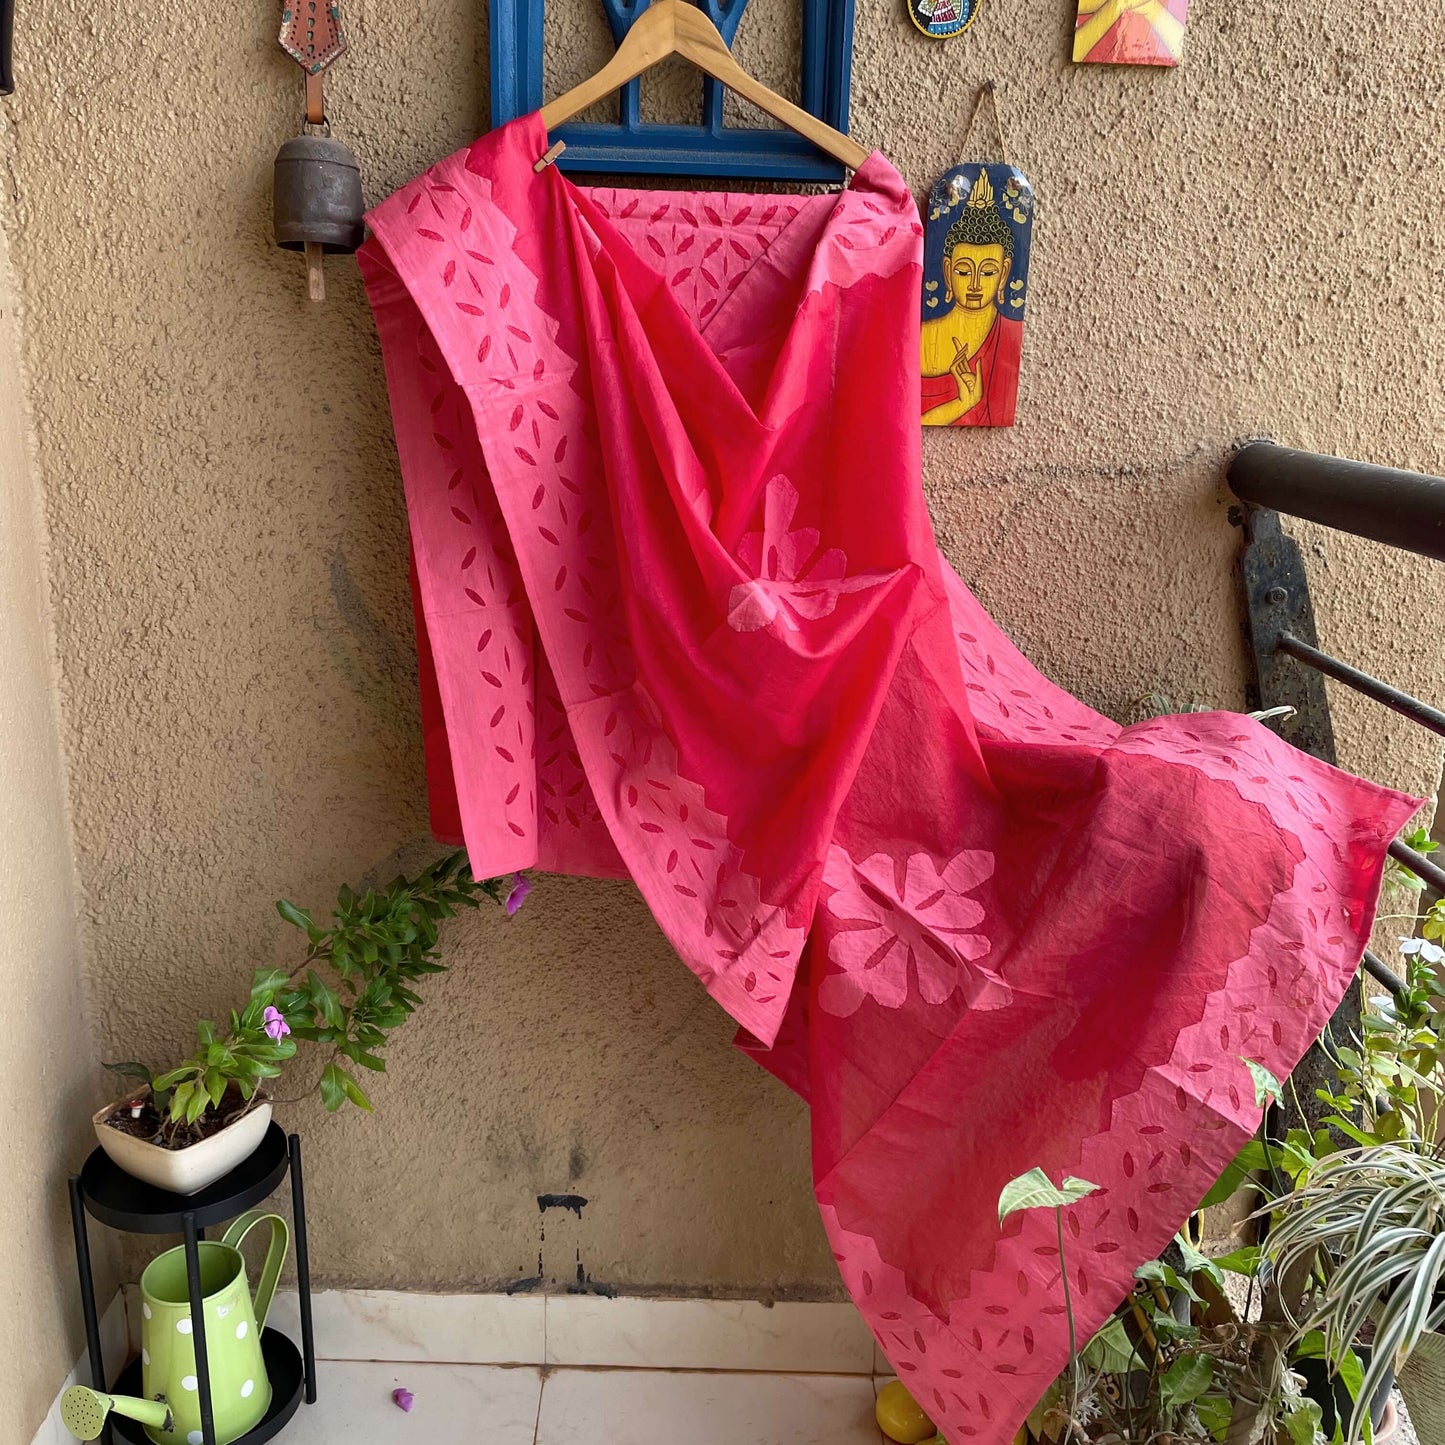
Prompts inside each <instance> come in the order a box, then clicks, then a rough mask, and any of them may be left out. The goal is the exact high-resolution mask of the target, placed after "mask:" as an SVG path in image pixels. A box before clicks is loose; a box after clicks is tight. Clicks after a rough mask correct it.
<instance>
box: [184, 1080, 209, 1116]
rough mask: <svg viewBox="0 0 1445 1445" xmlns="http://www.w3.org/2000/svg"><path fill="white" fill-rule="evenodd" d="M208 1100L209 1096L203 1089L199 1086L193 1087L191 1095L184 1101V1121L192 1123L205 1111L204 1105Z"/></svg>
mask: <svg viewBox="0 0 1445 1445" xmlns="http://www.w3.org/2000/svg"><path fill="white" fill-rule="evenodd" d="M210 1102H211V1100H210V1097H209V1096H208V1094H207V1093H206V1091H205V1089H203V1088H200V1087H199V1086H197V1087H195V1089H194V1092H193V1093H192V1094H191V1097H190V1098H189V1099H188V1100H187V1101H186V1123H187V1124H194V1123H195V1122H196V1120H197V1119H199V1118H200V1117H201V1115H202V1114H204V1113H205V1112H206V1107H207V1105H208V1104H210Z"/></svg>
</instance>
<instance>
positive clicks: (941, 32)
mask: <svg viewBox="0 0 1445 1445" xmlns="http://www.w3.org/2000/svg"><path fill="white" fill-rule="evenodd" d="M979 4H980V0H908V18H909V19H910V20H911V21H912V22H913V24H914V25H915V26H916V27H917V28H918V29H919V30H921V31H922V32H923V33H924V34H925V35H930V36H932V37H933V39H935V40H947V39H949V38H950V37H951V36H954V35H961V34H962V33H963V32H964V31H965V30H967V29H968V27H969V26H970V25H972V24H973V22H974V21H975V20H976V19H977V18H978V10H979Z"/></svg>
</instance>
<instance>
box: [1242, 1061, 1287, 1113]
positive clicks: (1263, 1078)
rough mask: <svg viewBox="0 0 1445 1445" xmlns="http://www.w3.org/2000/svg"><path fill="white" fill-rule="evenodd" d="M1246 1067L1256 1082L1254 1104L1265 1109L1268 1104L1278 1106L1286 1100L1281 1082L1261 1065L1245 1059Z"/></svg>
mask: <svg viewBox="0 0 1445 1445" xmlns="http://www.w3.org/2000/svg"><path fill="white" fill-rule="evenodd" d="M1244 1066H1245V1068H1247V1069H1248V1070H1249V1073H1250V1077H1251V1078H1253V1080H1254V1102H1255V1103H1256V1104H1257V1105H1258V1106H1259V1108H1261V1109H1263V1108H1264V1107H1265V1105H1266V1104H1268V1103H1271V1102H1273V1103H1276V1104H1278V1103H1279V1102H1280V1101H1281V1100H1282V1099H1283V1098H1284V1091H1283V1090H1282V1089H1281V1088H1280V1083H1279V1080H1278V1079H1276V1078H1275V1076H1274V1075H1273V1074H1272V1073H1270V1071H1269V1070H1268V1069H1267V1068H1265V1066H1264V1065H1263V1064H1261V1063H1257V1062H1256V1061H1255V1060H1254V1059H1245V1061H1244Z"/></svg>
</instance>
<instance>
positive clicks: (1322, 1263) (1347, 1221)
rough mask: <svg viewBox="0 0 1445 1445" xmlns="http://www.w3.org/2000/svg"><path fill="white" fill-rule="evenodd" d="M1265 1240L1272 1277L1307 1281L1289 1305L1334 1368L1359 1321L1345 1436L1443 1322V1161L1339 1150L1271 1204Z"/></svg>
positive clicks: (1380, 1150) (1393, 1148)
mask: <svg viewBox="0 0 1445 1445" xmlns="http://www.w3.org/2000/svg"><path fill="white" fill-rule="evenodd" d="M1263 1212H1265V1213H1268V1214H1269V1215H1270V1216H1271V1217H1272V1219H1273V1227H1272V1228H1271V1230H1270V1233H1269V1235H1268V1236H1267V1238H1266V1240H1265V1243H1264V1252H1265V1255H1266V1256H1267V1257H1268V1258H1269V1260H1270V1261H1271V1264H1272V1265H1273V1270H1274V1275H1275V1277H1276V1278H1277V1279H1280V1280H1288V1279H1290V1278H1291V1277H1294V1278H1298V1279H1301V1280H1302V1281H1303V1282H1304V1287H1303V1290H1302V1299H1301V1300H1300V1302H1299V1303H1298V1304H1295V1303H1294V1302H1293V1301H1291V1300H1289V1298H1288V1295H1289V1293H1290V1292H1289V1291H1288V1290H1286V1291H1285V1292H1284V1293H1285V1296H1286V1303H1287V1306H1288V1307H1289V1309H1290V1311H1291V1315H1292V1317H1293V1318H1292V1322H1293V1323H1294V1324H1295V1325H1296V1326H1297V1327H1298V1328H1299V1330H1300V1332H1301V1334H1302V1335H1308V1334H1309V1333H1311V1332H1318V1334H1319V1336H1320V1337H1321V1339H1322V1343H1323V1348H1322V1357H1323V1358H1324V1359H1326V1360H1327V1361H1329V1362H1330V1364H1331V1366H1332V1367H1333V1368H1335V1369H1343V1366H1344V1362H1345V1361H1346V1359H1347V1357H1348V1356H1349V1355H1350V1354H1351V1352H1352V1351H1353V1350H1354V1346H1355V1342H1356V1340H1357V1339H1358V1338H1359V1336H1360V1334H1361V1331H1362V1329H1363V1328H1364V1326H1365V1325H1366V1323H1367V1322H1368V1321H1370V1320H1372V1319H1373V1321H1374V1331H1375V1332H1374V1340H1373V1345H1372V1349H1371V1353H1370V1358H1369V1362H1368V1364H1367V1365H1366V1366H1365V1368H1364V1371H1363V1375H1362V1378H1361V1379H1360V1381H1359V1385H1358V1388H1357V1389H1354V1390H1352V1394H1353V1396H1354V1401H1355V1405H1354V1412H1353V1418H1352V1419H1351V1421H1350V1425H1349V1430H1348V1438H1350V1439H1352V1440H1353V1439H1356V1438H1358V1436H1359V1433H1360V1432H1361V1429H1362V1420H1361V1416H1362V1412H1365V1411H1367V1409H1368V1405H1369V1402H1370V1400H1371V1399H1372V1398H1373V1396H1374V1394H1375V1391H1376V1389H1377V1388H1378V1387H1379V1386H1380V1385H1381V1383H1382V1382H1383V1381H1384V1380H1385V1378H1386V1376H1387V1373H1388V1372H1389V1371H1390V1370H1392V1369H1393V1368H1394V1364H1395V1360H1396V1358H1397V1357H1399V1356H1401V1355H1407V1354H1408V1353H1409V1351H1410V1350H1412V1349H1413V1348H1414V1347H1415V1345H1416V1344H1417V1343H1418V1342H1419V1340H1420V1338H1421V1336H1423V1335H1424V1334H1425V1333H1426V1331H1429V1330H1436V1329H1439V1328H1440V1327H1441V1325H1445V1161H1442V1160H1441V1159H1439V1158H1438V1157H1436V1156H1435V1155H1434V1154H1432V1153H1427V1152H1422V1151H1421V1150H1419V1149H1417V1148H1414V1147H1411V1146H1409V1145H1406V1144H1399V1143H1387V1144H1378V1145H1373V1146H1371V1147H1368V1148H1363V1149H1351V1150H1345V1151H1342V1152H1341V1153H1339V1154H1338V1155H1337V1156H1336V1157H1335V1158H1333V1159H1331V1160H1330V1161H1329V1162H1327V1163H1326V1164H1324V1165H1322V1166H1321V1167H1320V1168H1319V1169H1318V1170H1316V1171H1315V1173H1314V1174H1313V1176H1312V1177H1311V1179H1310V1181H1309V1182H1308V1184H1306V1185H1305V1186H1304V1187H1303V1188H1300V1189H1297V1190H1294V1191H1292V1192H1291V1193H1289V1194H1287V1195H1286V1196H1285V1197H1284V1198H1282V1199H1279V1200H1276V1201H1274V1203H1273V1204H1272V1205H1271V1206H1270V1207H1269V1209H1268V1210H1267V1211H1263Z"/></svg>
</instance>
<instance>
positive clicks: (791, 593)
mask: <svg viewBox="0 0 1445 1445" xmlns="http://www.w3.org/2000/svg"><path fill="white" fill-rule="evenodd" d="M797 510H798V490H797V488H796V487H795V486H794V485H793V484H792V483H791V482H790V481H789V480H788V479H787V477H785V476H783V475H782V474H781V473H780V474H779V475H778V476H776V477H774V478H773V479H772V481H770V482H769V483H768V485H767V490H766V492H765V494H764V497H763V530H762V531H761V532H749V533H747V534H746V535H745V536H744V537H743V539H742V541H741V542H739V543H738V561H739V562H741V563H742V565H743V566H744V567H746V568H747V569H748V571H749V572H751V573H753V577H752V578H751V579H750V580H749V581H747V582H739V583H738V585H737V586H736V587H734V588H733V590H732V592H731V593H730V594H729V596H728V625H729V626H730V627H732V628H733V629H734V630H735V631H737V632H757V631H759V630H760V629H762V628H764V627H768V626H770V625H771V624H772V623H774V622H778V623H780V624H781V625H782V626H783V627H785V628H786V629H787V630H788V631H789V632H796V631H798V623H799V622H800V621H803V620H806V621H809V622H815V621H817V619H818V618H820V617H827V616H829V615H831V613H832V612H833V609H834V608H835V607H837V605H838V599H839V598H840V597H841V596H842V595H843V594H844V593H845V592H863V591H866V590H867V589H868V588H870V587H878V586H881V585H882V583H883V582H885V581H886V580H887V578H886V577H885V576H884V575H882V574H878V573H872V574H864V575H862V576H858V577H849V576H848V575H847V571H848V559H847V557H846V556H844V554H843V552H842V551H841V550H840V549H839V548H837V547H829V548H827V550H826V551H822V552H820V551H819V550H818V543H819V542H820V540H821V537H820V534H819V533H818V530H817V528H815V527H799V528H798V529H797V531H791V530H789V529H790V528H791V526H792V522H793V516H794V514H795V513H796V512H797Z"/></svg>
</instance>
